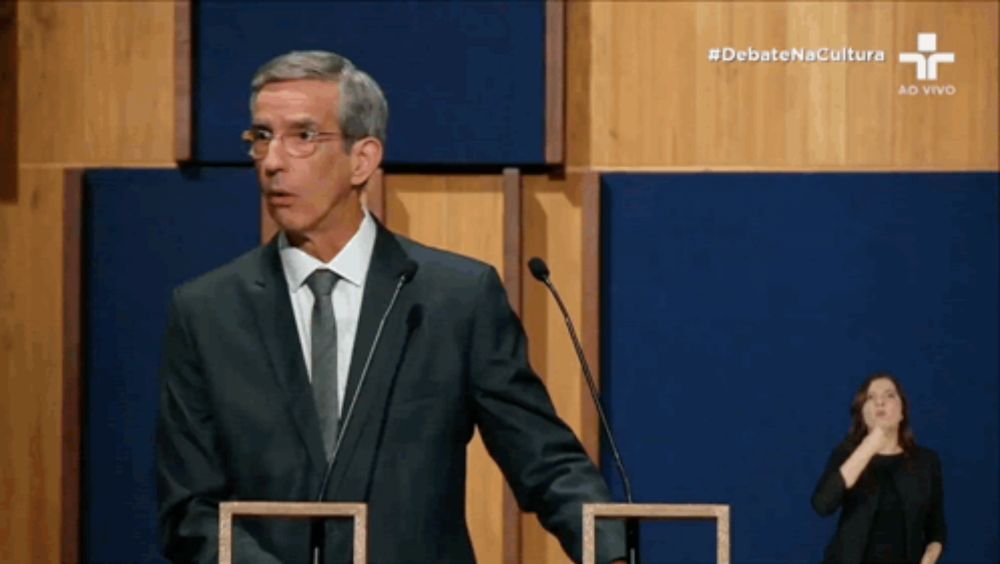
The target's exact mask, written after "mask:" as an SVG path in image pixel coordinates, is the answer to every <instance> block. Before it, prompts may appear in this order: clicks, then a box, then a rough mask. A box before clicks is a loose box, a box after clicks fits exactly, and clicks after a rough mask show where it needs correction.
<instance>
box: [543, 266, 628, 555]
mask: <svg viewBox="0 0 1000 564" xmlns="http://www.w3.org/2000/svg"><path fill="white" fill-rule="evenodd" d="M528 268H529V270H531V274H532V276H534V277H535V279H536V280H538V281H539V282H541V283H543V284H545V287H546V288H548V289H549V292H551V293H552V296H553V297H554V298H555V299H556V304H558V306H559V311H561V312H562V315H563V321H565V322H566V328H567V329H568V330H569V336H570V340H571V341H573V348H574V349H576V356H577V358H579V360H580V366H581V367H582V368H583V375H584V378H585V379H586V380H587V387H588V388H589V389H590V397H591V398H593V400H594V406H595V407H596V408H597V416H598V419H599V420H600V422H601V428H602V429H603V431H604V435H605V437H607V439H608V446H610V447H611V455H612V457H613V458H614V460H615V465H616V466H617V467H618V475H619V476H620V477H621V480H622V486H623V487H624V489H625V502H626V503H629V504H632V503H635V501H634V500H633V499H632V484H631V483H630V482H629V479H628V473H627V472H626V471H625V464H624V463H623V462H622V456H621V453H620V452H619V451H618V445H617V443H616V442H615V437H614V435H613V434H612V433H611V426H610V425H609V424H608V418H607V416H606V415H605V414H604V409H603V408H602V407H601V399H600V393H599V392H598V390H597V383H596V382H595V380H594V376H593V374H591V372H590V365H589V364H588V363H587V357H586V356H585V355H584V354H583V347H582V346H581V345H580V339H579V338H578V337H577V336H576V329H574V328H573V321H572V319H570V316H569V311H568V310H567V309H566V305H565V304H564V303H563V301H562V298H561V297H560V296H559V292H558V291H557V290H556V287H555V286H554V285H553V284H552V281H551V280H550V279H549V267H548V266H547V265H546V264H545V261H543V260H542V259H540V258H538V257H535V258H532V259H531V260H530V261H528ZM625 551H626V555H627V556H626V561H627V562H628V564H639V562H640V560H639V520H638V519H637V518H635V517H627V518H626V519H625Z"/></svg>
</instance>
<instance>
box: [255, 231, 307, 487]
mask: <svg viewBox="0 0 1000 564" xmlns="http://www.w3.org/2000/svg"><path fill="white" fill-rule="evenodd" d="M259 256H260V262H259V269H258V272H257V273H256V276H254V279H253V281H252V282H251V284H250V296H251V299H250V303H251V304H252V307H253V310H254V317H255V318H256V321H257V329H258V330H259V331H260V338H261V342H262V343H263V345H264V349H265V350H266V351H267V354H268V358H269V360H270V362H271V368H272V373H273V374H274V376H275V379H276V380H277V383H278V387H279V388H281V390H282V391H283V392H284V401H285V405H286V407H287V409H288V411H289V415H290V416H291V418H292V421H294V423H295V428H296V429H297V430H298V434H299V437H300V438H301V439H302V441H303V443H304V444H305V447H306V450H307V451H308V452H309V459H310V460H311V461H312V463H313V465H314V467H315V468H316V469H317V470H318V474H319V475H322V472H323V470H324V468H325V467H326V454H325V451H324V450H323V438H322V436H321V434H320V427H319V416H318V415H317V414H316V405H315V403H314V402H313V395H312V387H311V386H310V384H309V376H308V373H307V372H306V366H305V360H304V359H303V358H302V345H301V343H300V342H299V332H298V329H297V328H296V326H295V314H294V313H293V312H292V304H291V300H290V298H289V295H288V283H287V282H286V281H285V276H284V271H283V270H282V268H281V258H280V256H279V255H278V244H277V238H275V239H273V240H272V241H271V242H270V243H268V244H267V245H266V246H265V247H263V248H262V249H261V252H260V254H259Z"/></svg>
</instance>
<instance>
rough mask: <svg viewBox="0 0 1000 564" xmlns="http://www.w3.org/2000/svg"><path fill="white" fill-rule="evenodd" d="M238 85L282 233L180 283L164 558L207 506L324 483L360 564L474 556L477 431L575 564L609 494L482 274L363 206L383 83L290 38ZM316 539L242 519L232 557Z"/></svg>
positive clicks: (288, 549) (615, 545)
mask: <svg viewBox="0 0 1000 564" xmlns="http://www.w3.org/2000/svg"><path fill="white" fill-rule="evenodd" d="M252 92H253V94H252V97H251V109H252V113H253V125H252V128H251V129H250V130H249V131H248V132H246V133H245V134H244V136H245V139H246V140H247V141H248V144H249V146H250V154H251V156H252V157H253V159H254V162H255V164H256V168H257V172H258V176H259V180H260V185H261V190H262V194H263V197H264V199H265V202H266V206H267V209H268V212H269V213H270V215H271V217H272V218H273V219H274V221H275V222H276V223H277V224H278V226H279V227H280V228H281V233H280V235H279V236H278V237H276V238H275V239H274V240H273V241H271V243H269V244H267V245H265V246H263V247H260V248H258V249H255V250H253V251H250V252H249V253H247V254H245V255H244V256H242V257H240V258H238V259H236V260H235V261H233V262H231V263H229V264H227V265H225V266H222V267H221V268H219V269H217V270H215V271H212V272H210V273H208V274H205V275H203V276H201V277H200V278H198V279H196V280H194V281H193V282H190V283H188V284H186V285H184V286H182V287H180V288H178V289H177V290H176V291H175V293H174V297H173V301H172V304H171V308H170V322H169V325H168V328H167V334H166V338H165V347H164V363H163V370H162V374H161V379H162V384H161V385H162V387H161V402H160V414H159V427H158V434H157V443H158V444H157V448H158V478H159V480H158V483H159V495H160V521H161V531H162V538H163V544H164V548H165V552H166V555H167V556H168V557H169V558H170V559H171V560H174V561H183V562H189V561H198V562H211V561H214V560H215V559H216V558H217V543H218V540H217V538H218V537H217V534H218V504H219V502H220V501H224V500H235V499H244V500H281V501H292V500H296V501H312V500H315V499H316V498H317V497H318V496H320V495H322V496H323V498H324V499H326V500H330V501H345V502H364V503H367V504H368V510H369V538H370V539H371V543H370V547H369V548H370V553H369V554H370V558H371V560H372V561H373V562H387V563H388V562H468V561H473V560H474V555H473V552H472V547H471V543H470V540H469V535H468V531H467V527H466V522H465V471H466V469H465V464H466V445H467V444H468V442H469V440H470V439H471V437H472V435H473V430H474V428H476V427H478V428H479V430H480V432H481V434H482V437H483V440H484V442H485V444H486V446H487V448H488V450H489V452H490V454H491V456H492V457H493V458H494V459H495V460H496V461H497V462H498V464H499V466H500V468H501V469H502V471H503V473H504V475H505V477H506V478H507V480H508V482H509V483H510V485H511V486H512V488H513V490H514V493H515V496H516V497H517V500H518V503H519V504H520V506H521V507H522V508H523V509H524V510H526V511H531V512H535V513H537V514H538V516H539V518H540V520H541V522H542V524H543V525H544V526H545V527H546V528H547V529H548V530H549V531H551V532H552V533H554V534H555V535H557V536H558V538H559V540H560V541H561V543H562V546H563V548H564V549H565V550H566V551H567V553H569V554H570V555H571V556H572V557H573V558H574V559H576V560H579V558H580V550H581V543H582V531H581V504H582V503H585V502H597V501H607V500H608V492H607V489H606V487H605V485H604V483H603V481H602V479H601V476H600V474H599V473H598V472H597V470H596V469H595V467H594V466H593V464H592V463H591V462H590V460H589V459H588V458H587V456H586V454H585V453H584V451H583V449H582V448H581V446H580V444H579V442H578V441H577V439H576V438H575V436H574V435H573V433H572V432H571V430H570V429H569V428H568V427H567V426H566V425H565V424H564V423H563V422H562V421H561V420H560V419H559V418H558V416H557V415H556V413H555V411H554V409H553V406H552V403H551V401H550V399H549V397H548V395H547V393H546V391H545V389H544V387H543V385H542V383H541V381H540V380H539V379H538V377H537V376H536V375H535V374H534V373H533V372H532V371H531V368H530V367H529V365H528V361H527V358H526V351H525V336H524V333H523V330H522V328H521V325H520V322H519V321H518V319H517V318H516V316H515V315H514V313H513V312H512V311H511V309H510V306H509V304H508V302H507V298H506V294H505V293H504V290H503V287H502V285H501V283H500V280H499V277H498V276H497V274H496V272H495V270H494V269H492V268H491V267H489V266H488V265H485V264H483V263H480V262H478V261H475V260H473V259H469V258H465V257H461V256H458V255H455V254H451V253H447V252H444V251H440V250H435V249H431V248H428V247H425V246H422V245H420V244H418V243H415V242H413V241H410V240H407V239H405V238H403V237H400V236H397V235H394V234H393V233H391V232H389V231H388V230H386V229H385V228H384V227H382V226H381V225H379V224H378V223H377V222H376V221H375V220H374V218H372V216H371V215H370V214H369V213H368V212H367V211H366V210H365V209H364V208H363V206H362V204H361V200H360V191H361V188H362V187H363V186H364V185H365V183H366V182H367V181H368V179H369V178H370V177H371V175H372V174H373V173H374V172H375V170H376V169H377V168H378V166H379V164H380V162H381V160H382V151H383V140H384V138H385V125H386V118H387V114H388V111H387V106H386V102H385V99H384V97H383V96H382V92H381V91H380V89H379V87H378V85H377V84H376V83H375V82H374V81H373V80H372V79H371V78H370V77H368V76H367V75H366V74H364V73H362V72H360V71H359V70H357V69H356V68H355V67H354V66H353V65H352V64H351V63H350V61H347V60H346V59H344V58H342V57H340V56H338V55H335V54H332V53H326V52H296V53H289V54H287V55H283V56H281V57H278V58H276V59H274V60H272V61H270V62H269V63H267V64H266V65H264V66H263V67H261V69H260V70H259V71H258V73H257V75H256V76H255V77H254V80H253V83H252ZM331 464H332V472H331V473H330V474H329V480H328V482H327V483H325V484H324V483H323V479H324V475H325V474H326V472H327V468H328V466H329V465H331ZM321 489H322V490H323V491H322V492H321V491H320V490H321ZM310 533H311V528H310V525H309V524H308V523H304V522H297V521H294V520H277V521H273V520H272V521H263V520H252V519H241V520H237V522H236V526H235V527H234V541H235V544H234V556H235V558H236V559H237V560H240V561H251V562H307V561H309V560H310V558H311V557H312V555H313V552H312V550H311V549H310V546H311V545H312V544H313V542H312V541H313V540H314V539H312V538H311V534H310ZM350 534H351V532H350V525H349V524H347V523H340V524H331V525H329V526H328V527H327V531H326V533H325V535H323V536H324V540H323V543H322V544H324V545H325V547H326V559H327V561H342V560H346V559H348V558H349V554H350V551H349V549H348V547H349V545H350ZM598 540H599V542H598V548H599V552H600V559H601V560H602V561H608V560H611V559H612V558H617V557H620V556H621V555H622V554H624V548H623V534H622V530H621V527H620V526H619V525H618V524H616V523H602V524H601V525H600V526H599V530H598Z"/></svg>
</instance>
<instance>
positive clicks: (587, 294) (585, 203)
mask: <svg viewBox="0 0 1000 564" xmlns="http://www.w3.org/2000/svg"><path fill="white" fill-rule="evenodd" d="M580 183H581V199H582V211H581V213H582V215H583V217H582V220H581V227H582V231H583V232H582V234H581V239H582V247H583V248H582V251H583V257H582V262H583V264H582V267H581V270H582V275H583V323H582V324H583V329H582V331H581V333H582V334H583V351H584V354H586V355H587V360H588V361H589V362H590V368H591V371H592V372H593V375H594V380H596V383H597V386H598V389H600V388H601V387H602V386H601V377H602V371H601V179H600V175H598V174H597V173H595V172H589V173H586V174H583V175H581V177H580ZM580 419H581V423H580V426H581V434H582V441H583V445H584V448H586V449H587V452H588V453H589V454H590V456H591V457H592V458H593V459H594V460H596V461H598V462H600V444H601V435H600V428H599V427H600V425H599V421H598V417H597V409H596V408H595V407H594V402H593V399H592V398H591V397H590V392H588V391H587V389H586V387H584V388H582V389H581V394H580Z"/></svg>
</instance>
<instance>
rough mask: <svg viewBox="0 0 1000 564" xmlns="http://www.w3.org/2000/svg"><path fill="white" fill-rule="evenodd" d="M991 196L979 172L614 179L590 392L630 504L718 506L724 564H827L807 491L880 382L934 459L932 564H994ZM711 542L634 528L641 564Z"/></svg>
mask: <svg viewBox="0 0 1000 564" xmlns="http://www.w3.org/2000/svg"><path fill="white" fill-rule="evenodd" d="M997 193H998V175H997V174H986V173H983V174H973V173H965V174H691V175H685V174H676V175H665V174H659V175H639V174H637V175H609V176H605V177H604V178H603V180H602V198H603V199H602V209H603V218H602V225H601V230H602V239H603V250H602V252H603V255H602V257H603V261H604V262H603V264H604V279H603V281H602V284H603V285H602V289H603V299H604V303H603V315H602V319H603V322H602V323H603V334H602V338H603V352H602V358H603V361H604V366H603V369H604V370H603V372H602V374H603V389H604V392H605V394H606V395H605V401H606V402H607V406H608V408H609V410H610V412H611V415H610V418H611V423H612V425H613V427H614V428H615V429H616V431H617V433H618V436H619V438H620V440H621V441H622V450H623V456H624V459H625V462H626V464H627V465H628V466H629V467H630V468H631V472H632V475H633V488H634V490H635V493H636V498H637V499H638V500H640V501H648V502H665V503H678V502H688V503H728V504H730V505H731V506H732V511H733V528H732V535H733V536H732V539H733V550H734V552H733V560H734V562H768V563H771V562H816V561H819V560H821V558H822V554H823V550H824V548H825V546H826V544H827V542H828V541H829V539H830V538H831V537H832V534H833V531H834V529H835V526H836V518H834V517H830V518H826V519H824V518H821V517H819V516H818V515H816V514H815V513H814V512H813V510H812V508H811V506H810V497H811V495H812V492H813V488H814V487H815V485H816V482H817V480H818V478H819V476H820V473H821V472H822V470H823V467H824V465H825V463H826V459H827V457H828V455H829V453H830V451H831V450H832V448H833V447H834V446H835V445H836V444H837V443H838V442H839V441H840V440H841V439H842V438H843V437H844V436H845V435H846V432H847V428H848V425H849V413H848V410H849V404H850V401H851V399H852V396H853V393H854V390H855V389H856V387H857V386H858V385H859V384H860V383H861V381H862V380H863V379H864V378H865V377H866V376H867V375H868V374H870V373H872V372H875V371H880V370H887V371H890V372H893V373H895V374H896V375H897V376H898V377H899V378H900V379H901V381H902V383H903V386H904V388H905V389H906V390H907V391H908V392H909V396H910V400H911V421H912V424H913V428H914V431H915V433H916V437H917V441H918V443H919V444H923V445H925V446H928V447H930V448H932V449H934V450H936V451H937V452H938V453H939V454H940V456H941V460H942V464H943V469H944V494H945V512H946V518H947V521H948V525H949V536H950V538H949V541H948V543H947V546H946V548H945V558H944V561H945V562H997V561H998V560H1000V551H998V545H997V534H998V533H997V531H998V507H1000V499H998V491H997V490H998V487H997V486H998V484H997V476H998V475H1000V467H998V440H997V423H998V393H1000V392H998V376H997V374H998V359H997V343H998V331H997V326H998V309H997V307H998V304H997V292H998V287H1000V284H998V275H997V270H998V269H997V256H998V227H997V215H998V207H997V206H998V199H997ZM604 452H605V453H606V452H607V449H604ZM604 462H605V464H604V469H605V473H606V474H607V477H608V479H609V481H611V482H613V483H614V484H615V488H616V491H615V494H616V495H617V496H618V497H619V498H620V496H621V489H620V487H618V486H617V478H616V477H615V476H614V475H613V473H612V472H611V470H612V468H613V465H612V464H611V463H610V461H609V460H607V459H605V461H604ZM712 547H713V543H712V538H711V529H703V528H700V527H699V526H698V525H697V524H691V525H683V524H675V525H671V526H664V527H662V528H660V529H655V530H654V529H646V530H644V537H643V548H644V549H645V551H646V554H645V556H646V558H647V561H649V562H688V561H706V560H712V559H713V558H714V554H713V552H712Z"/></svg>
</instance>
